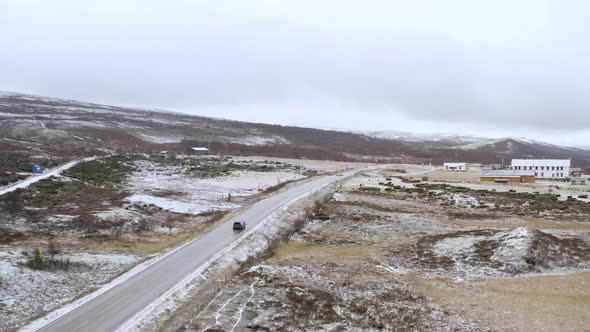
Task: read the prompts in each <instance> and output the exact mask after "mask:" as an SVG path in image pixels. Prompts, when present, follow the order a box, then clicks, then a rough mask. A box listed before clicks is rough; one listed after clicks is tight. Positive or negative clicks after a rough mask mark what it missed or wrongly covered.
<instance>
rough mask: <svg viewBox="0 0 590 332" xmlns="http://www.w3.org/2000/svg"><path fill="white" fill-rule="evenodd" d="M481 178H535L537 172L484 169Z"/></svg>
mask: <svg viewBox="0 0 590 332" xmlns="http://www.w3.org/2000/svg"><path fill="white" fill-rule="evenodd" d="M480 176H481V177H482V178H492V177H520V176H535V172H534V171H530V170H529V171H523V170H516V169H484V170H482V171H481V175H480Z"/></svg>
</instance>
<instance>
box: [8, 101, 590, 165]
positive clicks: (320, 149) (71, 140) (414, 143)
mask: <svg viewBox="0 0 590 332" xmlns="http://www.w3.org/2000/svg"><path fill="white" fill-rule="evenodd" d="M191 146H210V147H211V150H212V152H213V153H222V154H241V155H266V156H277V157H291V158H314V159H331V160H367V161H387V162H399V163H402V162H403V163H406V162H409V163H428V162H430V161H432V163H434V164H441V163H442V162H444V161H466V162H475V163H501V161H502V160H504V162H505V163H508V162H509V161H510V159H512V158H543V157H545V158H570V157H571V158H572V160H573V162H574V164H575V165H579V166H584V167H590V151H588V150H583V149H576V148H567V147H560V146H556V145H552V144H547V143H543V142H537V141H531V140H527V139H522V138H503V139H489V138H480V137H473V136H462V135H448V134H427V135H424V134H412V133H406V132H386V131H381V132H361V133H359V132H345V131H337V130H322V129H312V128H301V127H292V126H280V125H269V124H261V123H248V122H239V121H230V120H223V119H215V118H208V117H201V116H193V115H187V114H183V113H175V112H167V111H163V110H154V109H142V108H131V107H117V106H109V105H100V104H93V103H86V102H79V101H73V100H64V99H57V98H47V97H40V96H32V95H25V94H19V93H9V92H4V93H0V148H1V149H2V150H1V151H3V152H6V153H8V152H7V151H10V153H13V154H17V155H18V156H20V155H21V154H22V155H27V156H29V157H30V158H33V157H35V156H37V157H38V156H39V155H42V156H44V157H51V156H54V155H62V156H64V158H65V157H66V156H67V155H80V154H89V153H95V152H96V151H99V150H102V151H104V150H110V151H118V152H153V151H160V150H168V151H176V152H188V151H189V150H190V147H191ZM18 156H17V157H18ZM19 158H20V157H19ZM0 159H1V158H0Z"/></svg>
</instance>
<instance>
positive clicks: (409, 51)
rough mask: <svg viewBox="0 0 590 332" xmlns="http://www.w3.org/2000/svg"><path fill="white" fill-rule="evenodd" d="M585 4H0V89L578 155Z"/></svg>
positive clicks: (8, 0)
mask: <svg viewBox="0 0 590 332" xmlns="http://www.w3.org/2000/svg"><path fill="white" fill-rule="evenodd" d="M589 12H590V2H588V1H539V0H536V1H473V0H466V1H449V0H446V1H438V0H433V1H416V0H407V1H393V0H389V1H387V0H383V1H372V0H362V1H361V0H358V1H346V0H330V1H322V0H292V1H288V0H266V1H249V0H235V1H228V0H211V1H196V0H193V1H174V0H168V1H163V0H162V1H149V0H141V1H123V0H117V1H115V0H101V1H79V0H77V1H63V0H51V1H47V0H38V1H27V0H2V1H1V2H0V31H1V32H0V45H1V48H0V90H6V91H16V92H26V93H34V94H41V95H48V96H55V97H66V98H71V99H79V100H84V101H94V102H100V103H107V104H117V105H135V106H143V107H158V108H165V109H172V110H177V111H182V112H189V113H192V114H199V115H207V116H216V117H224V118H232V119H238V120H245V121H255V122H267V123H281V124H291V125H300V126H316V127H332V128H344V129H358V130H403V131H413V132H452V133H462V134H477V135H484V136H493V137H501V136H516V137H519V136H527V137H530V138H535V139H542V140H546V141H550V142H554V143H559V144H567V145H577V146H588V147H590V110H589V109H590V37H589V31H590V20H588V19H587V18H588V13H589Z"/></svg>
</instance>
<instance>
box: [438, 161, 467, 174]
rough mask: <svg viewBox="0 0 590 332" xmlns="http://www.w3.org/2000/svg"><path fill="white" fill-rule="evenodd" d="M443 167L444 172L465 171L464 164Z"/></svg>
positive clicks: (449, 164) (450, 164)
mask: <svg viewBox="0 0 590 332" xmlns="http://www.w3.org/2000/svg"><path fill="white" fill-rule="evenodd" d="M443 167H444V169H445V171H451V172H465V171H466V170H467V165H466V164H465V163H444V164H443Z"/></svg>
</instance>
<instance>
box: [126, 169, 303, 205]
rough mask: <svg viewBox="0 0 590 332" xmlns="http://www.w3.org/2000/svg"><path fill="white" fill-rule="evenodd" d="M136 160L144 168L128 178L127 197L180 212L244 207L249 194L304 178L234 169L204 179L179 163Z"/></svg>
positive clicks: (295, 174)
mask: <svg viewBox="0 0 590 332" xmlns="http://www.w3.org/2000/svg"><path fill="white" fill-rule="evenodd" d="M136 163H137V166H138V167H139V168H140V169H141V171H139V172H134V173H133V174H132V175H131V177H130V178H129V184H130V191H131V192H132V193H133V194H132V195H131V196H129V197H128V198H127V200H129V201H130V202H132V203H141V202H143V203H145V204H154V205H156V206H158V207H161V208H163V209H165V210H169V211H173V212H178V213H190V214H200V213H203V212H208V211H214V210H233V209H237V208H239V207H241V206H243V204H244V203H245V200H244V198H246V197H248V196H253V195H256V194H258V193H260V192H262V191H264V190H265V189H268V188H269V187H273V186H276V185H278V184H281V183H283V182H287V181H293V180H299V179H302V178H304V176H303V175H301V174H299V173H296V172H286V171H276V172H275V171H273V172H252V171H235V172H232V173H231V175H229V176H221V177H215V178H206V179H202V178H196V177H191V176H189V175H187V174H185V173H184V172H183V169H182V168H180V167H176V166H159V165H157V164H154V163H152V162H149V161H138V162H136ZM228 194H229V195H231V199H228Z"/></svg>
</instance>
